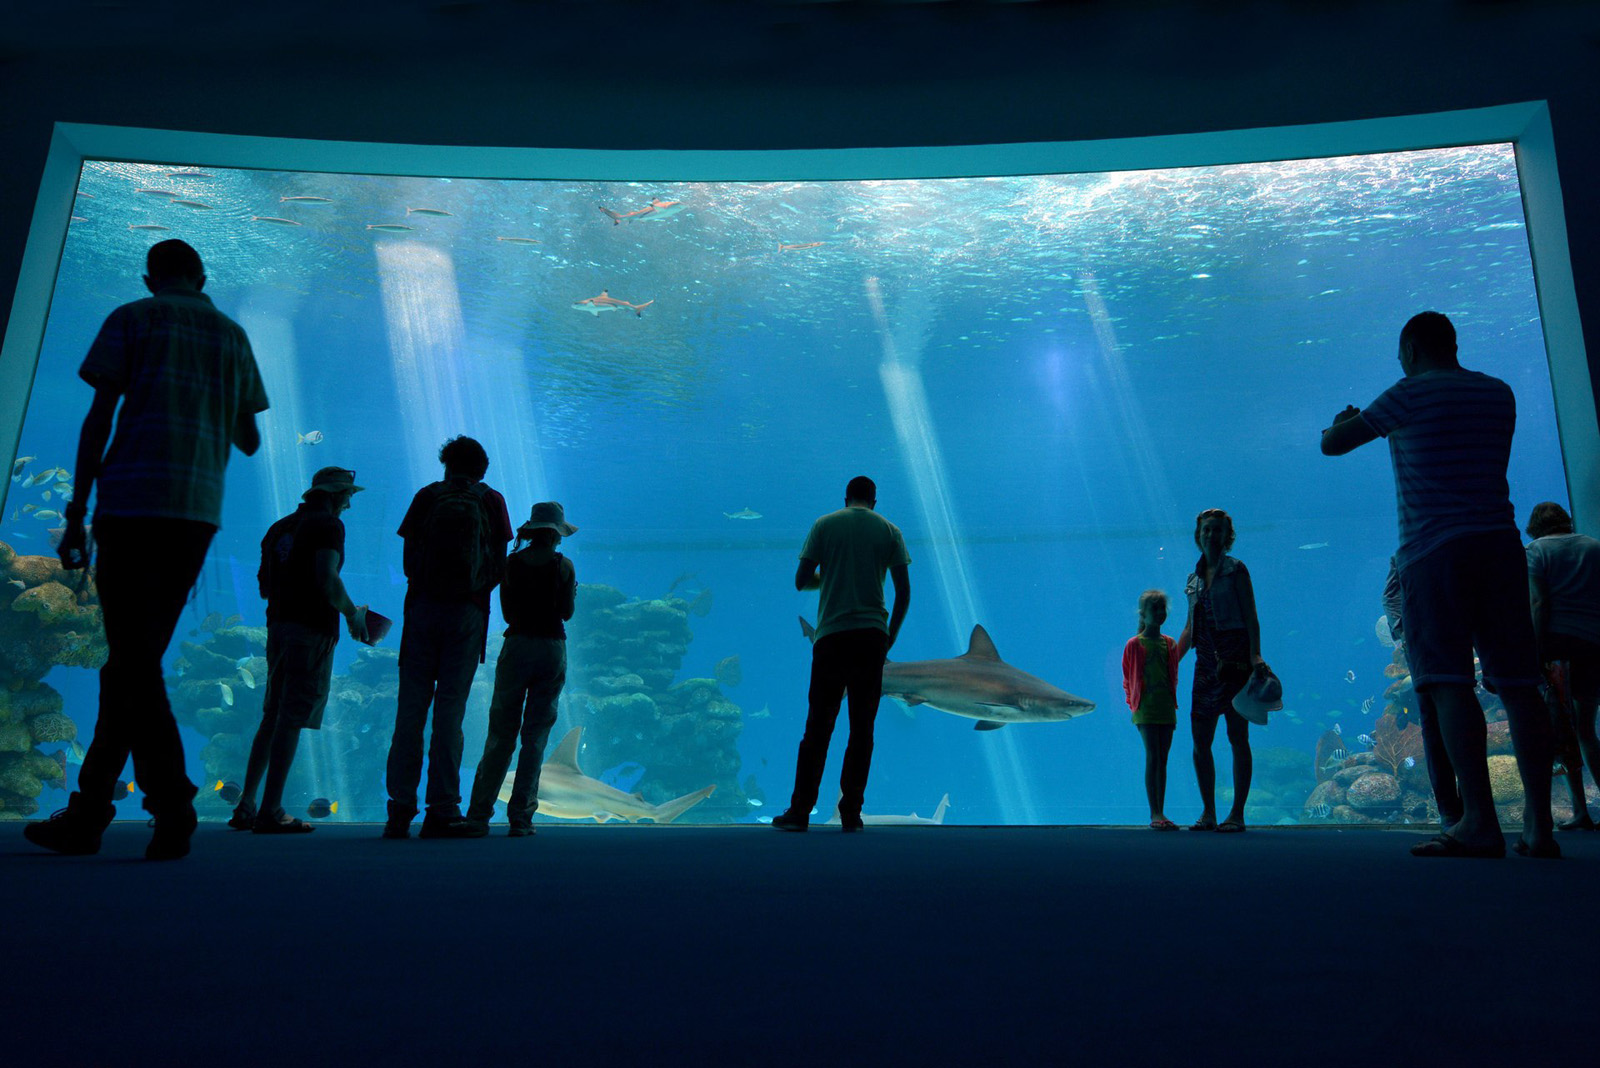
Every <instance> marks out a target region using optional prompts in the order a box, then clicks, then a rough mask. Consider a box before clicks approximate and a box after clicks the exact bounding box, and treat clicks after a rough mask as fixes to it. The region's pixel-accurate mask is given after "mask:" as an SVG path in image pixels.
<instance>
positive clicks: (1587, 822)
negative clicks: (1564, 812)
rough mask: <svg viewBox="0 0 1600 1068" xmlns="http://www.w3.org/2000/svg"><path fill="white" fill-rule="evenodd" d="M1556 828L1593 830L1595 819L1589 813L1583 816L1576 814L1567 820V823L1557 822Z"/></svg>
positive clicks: (1562, 829)
mask: <svg viewBox="0 0 1600 1068" xmlns="http://www.w3.org/2000/svg"><path fill="white" fill-rule="evenodd" d="M1556 830H1558V831H1592V830H1594V820H1593V819H1591V818H1590V817H1589V816H1588V815H1587V814H1585V815H1582V816H1574V817H1573V818H1572V819H1570V820H1567V821H1566V822H1565V823H1558V824H1556Z"/></svg>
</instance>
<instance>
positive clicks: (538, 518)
mask: <svg viewBox="0 0 1600 1068" xmlns="http://www.w3.org/2000/svg"><path fill="white" fill-rule="evenodd" d="M535 530H553V531H555V532H556V533H557V534H560V535H561V536H562V537H563V538H566V537H570V536H572V535H573V534H576V533H577V532H578V528H577V527H575V526H573V525H572V524H571V523H569V522H567V513H566V511H565V510H564V509H563V508H562V507H561V504H560V502H558V501H540V502H539V503H538V504H536V505H534V506H533V513H532V514H531V515H529V516H528V521H527V522H526V523H524V524H522V525H521V526H520V527H518V528H517V537H519V538H526V537H527V536H528V535H529V533H531V532H532V531H535Z"/></svg>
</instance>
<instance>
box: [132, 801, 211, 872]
mask: <svg viewBox="0 0 1600 1068" xmlns="http://www.w3.org/2000/svg"><path fill="white" fill-rule="evenodd" d="M151 822H152V823H154V824H155V833H154V834H152V835H151V836H150V844H149V845H147V846H145V847H144V859H146V860H177V859H178V858H179V857H186V856H188V855H189V839H190V838H191V837H193V836H194V829H195V826H196V825H197V824H198V823H199V820H198V819H197V818H196V816H195V812H194V806H193V805H192V804H190V803H189V802H187V801H185V802H183V803H182V804H179V805H172V806H169V807H168V808H166V809H165V810H163V811H161V812H157V813H155V819H154V820H152V821H151Z"/></svg>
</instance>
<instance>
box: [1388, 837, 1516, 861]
mask: <svg viewBox="0 0 1600 1068" xmlns="http://www.w3.org/2000/svg"><path fill="white" fill-rule="evenodd" d="M1411 855H1412V856H1414V857H1471V858H1474V859H1479V860H1499V859H1500V858H1501V857H1503V856H1505V855H1506V847H1505V843H1504V842H1501V843H1500V844H1499V845H1468V844H1467V843H1466V842H1463V841H1461V839H1459V838H1452V837H1451V836H1450V835H1448V834H1436V835H1434V836H1433V837H1432V838H1429V839H1428V840H1427V841H1425V842H1418V843H1417V844H1416V845H1414V846H1412V847H1411Z"/></svg>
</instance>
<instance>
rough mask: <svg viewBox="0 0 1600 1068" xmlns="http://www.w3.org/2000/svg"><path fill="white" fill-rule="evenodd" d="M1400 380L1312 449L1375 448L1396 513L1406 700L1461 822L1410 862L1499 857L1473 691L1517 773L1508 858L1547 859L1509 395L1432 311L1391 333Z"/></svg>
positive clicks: (1547, 748)
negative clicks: (1515, 828)
mask: <svg viewBox="0 0 1600 1068" xmlns="http://www.w3.org/2000/svg"><path fill="white" fill-rule="evenodd" d="M1400 368H1401V370H1402V371H1404V372H1405V377H1404V378H1402V379H1401V380H1400V381H1399V382H1396V383H1395V384H1394V385H1393V386H1390V387H1389V388H1388V389H1387V390H1385V391H1384V392H1383V394H1382V395H1381V396H1379V397H1378V399H1377V400H1375V401H1373V402H1372V403H1371V404H1370V405H1368V406H1367V408H1366V410H1365V411H1362V410H1358V409H1356V408H1354V407H1346V408H1345V410H1344V411H1342V412H1340V413H1339V414H1338V415H1337V416H1335V417H1334V421H1333V425H1332V426H1330V427H1329V428H1328V429H1326V430H1324V431H1323V432H1322V452H1323V454H1324V455H1326V456H1342V455H1344V454H1345V453H1347V452H1350V451H1351V450H1353V449H1356V448H1359V447H1360V446H1362V445H1365V444H1367V443H1368V442H1370V441H1373V440H1375V439H1377V438H1379V437H1384V438H1387V439H1388V440H1389V457H1390V460H1391V461H1392V463H1393V465H1394V483H1395V496H1396V498H1397V501H1398V505H1399V513H1400V550H1399V552H1398V553H1397V554H1396V557H1397V563H1398V564H1399V569H1400V587H1401V595H1402V599H1403V603H1404V616H1405V621H1406V638H1407V642H1406V655H1407V659H1408V663H1409V664H1410V667H1411V677H1412V679H1413V680H1414V682H1415V684H1416V687H1417V690H1418V691H1419V692H1426V693H1427V694H1429V696H1431V697H1432V699H1433V702H1434V706H1435V708H1436V710H1437V715H1438V720H1439V727H1440V732H1441V734H1442V736H1443V740H1444V745H1445V750H1446V751H1447V752H1448V753H1449V755H1450V760H1451V763H1453V764H1454V765H1455V769H1456V775H1457V778H1458V780H1459V785H1460V791H1461V801H1462V808H1463V814H1462V817H1461V819H1460V820H1459V821H1457V822H1456V823H1455V824H1454V825H1452V826H1450V827H1447V828H1445V831H1444V833H1443V834H1440V835H1439V836H1438V837H1436V838H1434V839H1431V840H1429V841H1426V842H1422V843H1419V844H1418V845H1416V846H1414V847H1412V850H1411V851H1412V853H1413V854H1415V855H1417V856H1470V857H1499V856H1504V855H1505V839H1504V838H1503V837H1502V836H1501V833H1500V821H1499V819H1498V817H1497V815H1496V813H1495V807H1494V795H1493V793H1492V792H1491V791H1490V787H1489V767H1488V758H1487V752H1486V741H1487V739H1486V731H1485V727H1484V718H1483V708H1482V706H1481V705H1479V704H1478V698H1477V695H1476V693H1475V692H1474V689H1473V687H1474V683H1475V675H1474V670H1473V650H1474V648H1476V649H1477V653H1478V656H1479V657H1480V658H1481V661H1482V664H1483V679H1484V685H1485V686H1486V687H1488V688H1489V689H1490V690H1492V691H1494V692H1495V693H1497V694H1499V695H1500V699H1501V700H1502V701H1503V702H1504V703H1505V707H1506V718H1507V720H1508V722H1509V726H1510V728H1511V740H1512V745H1513V746H1514V747H1515V750H1516V755H1517V764H1518V766H1519V768H1520V771H1521V773H1522V783H1523V794H1524V802H1523V803H1524V808H1523V830H1522V838H1521V839H1520V840H1519V841H1518V842H1517V844H1516V851H1517V852H1518V853H1522V854H1525V855H1528V856H1535V857H1547V858H1554V857H1559V856H1560V855H1561V850H1560V848H1559V847H1558V846H1557V845H1556V843H1555V839H1554V837H1553V836H1552V834H1551V831H1552V826H1551V822H1552V821H1551V815H1550V762H1551V738H1550V724H1549V721H1548V719H1547V718H1546V717H1545V714H1544V709H1543V707H1542V705H1541V703H1540V700H1539V695H1538V691H1537V686H1538V683H1539V661H1538V652H1537V647H1536V646H1535V643H1534V636H1533V621H1532V616H1531V614H1530V612H1529V608H1528V570H1527V562H1526V559H1525V557H1524V555H1523V550H1522V540H1521V538H1520V537H1519V536H1518V533H1517V526H1516V520H1515V517H1514V514H1513V510H1512V506H1511V494H1510V490H1509V488H1508V486H1507V484H1506V465H1507V463H1508V462H1509V460H1510V458H1511V437H1512V433H1513V431H1514V430H1515V429H1516V421H1517V407H1516V399H1515V398H1514V397H1513V396H1512V393H1511V387H1509V386H1507V385H1506V384H1505V383H1504V382H1502V381H1500V380H1499V379H1498V378H1494V377H1492V376H1490V375H1486V374H1482V373H1480V372H1477V371H1469V370H1466V369H1465V368H1463V367H1462V366H1461V365H1460V363H1459V362H1457V359H1456V332H1455V327H1454V326H1452V325H1451V323H1450V320H1449V319H1447V318H1445V317H1444V316H1443V315H1440V314H1439V313H1438V312H1423V313H1421V314H1420V315H1416V316H1413V317H1412V319H1411V321H1410V322H1408V323H1406V325H1405V329H1403V330H1402V331H1401V332H1400Z"/></svg>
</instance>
